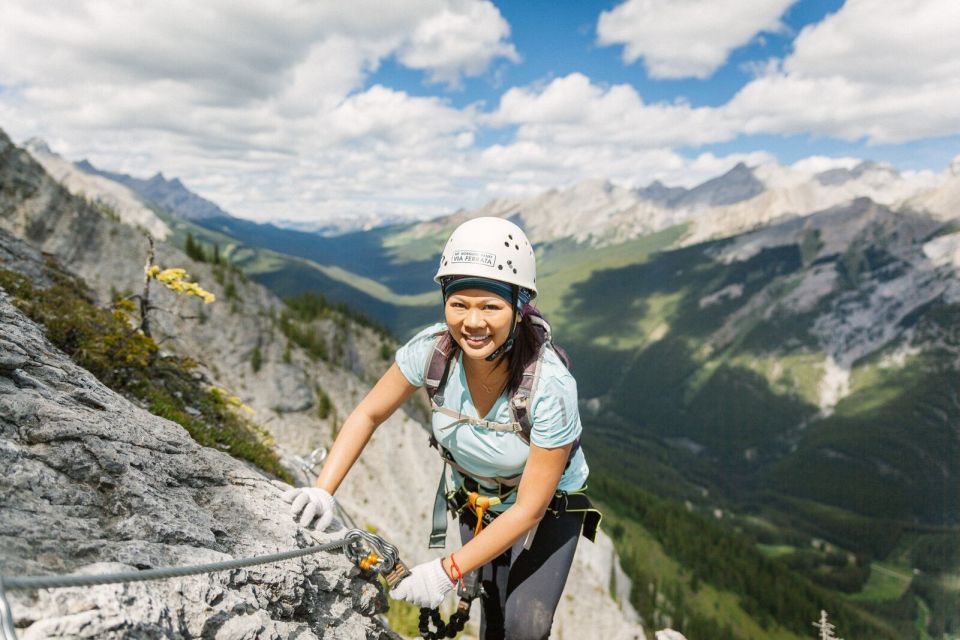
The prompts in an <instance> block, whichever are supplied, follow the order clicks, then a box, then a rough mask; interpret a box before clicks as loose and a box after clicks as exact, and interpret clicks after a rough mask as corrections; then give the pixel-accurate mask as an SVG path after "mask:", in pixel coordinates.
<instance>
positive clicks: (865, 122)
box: [724, 0, 960, 144]
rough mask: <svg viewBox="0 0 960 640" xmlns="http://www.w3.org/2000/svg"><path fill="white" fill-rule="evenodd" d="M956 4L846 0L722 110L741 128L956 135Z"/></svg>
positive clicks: (852, 135) (895, 138)
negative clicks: (782, 58)
mask: <svg viewBox="0 0 960 640" xmlns="http://www.w3.org/2000/svg"><path fill="white" fill-rule="evenodd" d="M957 104H960V3H957V2H956V1H955V0H923V1H921V2H918V1H916V0H882V1H881V0H848V2H847V3H846V4H844V6H843V7H842V8H841V9H840V10H839V11H838V12H837V13H835V14H833V15H830V16H827V18H825V19H824V20H823V21H821V22H819V23H817V24H814V25H811V26H808V27H807V28H805V29H804V30H803V31H802V32H801V33H800V35H799V36H798V37H797V39H796V41H795V43H794V51H793V53H792V54H791V55H790V56H788V57H787V58H786V59H785V60H783V61H782V63H780V64H774V65H771V66H770V67H769V68H768V69H767V71H766V72H765V73H763V74H762V75H761V76H760V77H758V78H757V79H756V80H754V81H752V82H751V83H749V84H748V85H746V86H745V87H744V88H743V89H741V91H740V92H739V93H738V94H737V95H736V96H735V97H734V98H733V100H731V102H730V103H729V104H728V105H727V106H726V107H725V108H724V111H725V112H726V114H727V115H728V116H729V117H730V118H731V119H733V120H736V121H740V122H742V130H743V131H744V132H745V133H781V134H799V133H813V134H815V135H823V136H831V137H835V138H840V139H844V140H859V139H866V140H868V141H869V142H871V143H893V144H895V143H900V142H905V141H909V140H918V139H922V138H926V137H935V136H944V135H951V134H956V133H960V110H958V109H957V108H956V105H957Z"/></svg>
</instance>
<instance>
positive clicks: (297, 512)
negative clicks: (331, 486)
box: [281, 487, 337, 531]
mask: <svg viewBox="0 0 960 640" xmlns="http://www.w3.org/2000/svg"><path fill="white" fill-rule="evenodd" d="M281 498H282V499H283V501H284V502H288V503H290V512H291V513H292V514H293V517H294V519H297V520H299V522H300V526H302V527H309V526H310V523H311V522H313V519H314V518H317V522H316V524H315V525H314V529H316V530H318V531H324V530H326V528H327V527H329V526H330V523H331V522H332V521H333V515H334V511H336V509H337V502H336V500H334V499H333V496H332V495H330V494H329V493H327V492H326V491H324V490H323V489H321V488H320V487H297V488H296V489H290V490H289V491H287V492H285V493H284V494H283V495H282V496H281Z"/></svg>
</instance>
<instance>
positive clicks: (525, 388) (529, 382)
mask: <svg viewBox="0 0 960 640" xmlns="http://www.w3.org/2000/svg"><path fill="white" fill-rule="evenodd" d="M548 344H549V343H548V342H544V343H543V344H542V345H541V346H540V352H539V353H538V354H537V357H536V358H534V359H533V360H532V361H531V362H530V363H529V364H527V367H526V369H524V370H523V377H522V378H521V379H520V386H518V387H517V389H516V391H514V392H513V395H512V396H511V397H510V414H511V416H512V417H513V421H514V422H516V423H518V424H519V425H520V432H519V433H518V434H517V435H518V436H520V438H521V439H522V440H523V441H524V442H525V443H527V444H530V432H531V431H533V421H532V420H531V419H530V405H531V403H532V400H533V397H534V394H536V392H537V384H538V383H539V382H540V366H541V365H542V364H543V354H544V351H545V350H546V349H547V348H548V346H547V345H548Z"/></svg>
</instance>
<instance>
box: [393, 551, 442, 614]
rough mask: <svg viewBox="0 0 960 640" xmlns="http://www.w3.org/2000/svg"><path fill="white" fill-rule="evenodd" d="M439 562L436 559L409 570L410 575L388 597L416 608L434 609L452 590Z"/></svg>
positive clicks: (438, 559)
mask: <svg viewBox="0 0 960 640" xmlns="http://www.w3.org/2000/svg"><path fill="white" fill-rule="evenodd" d="M440 562H441V559H440V558H437V559H436V560H432V561H430V562H424V563H423V564H418V565H417V566H415V567H414V568H413V569H411V570H410V575H409V576H407V577H406V578H404V579H403V580H401V581H400V584H398V585H397V586H396V587H394V588H393V589H392V590H391V591H390V597H391V598H395V599H396V600H406V601H407V602H410V603H412V604H415V605H417V606H418V607H427V608H428V609H436V608H437V607H438V606H440V603H441V602H443V597H444V596H445V595H447V592H449V591H450V590H451V589H453V583H452V582H451V581H450V576H448V575H447V572H446V571H444V570H443V565H442V564H440Z"/></svg>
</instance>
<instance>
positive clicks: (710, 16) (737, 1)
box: [597, 0, 796, 78]
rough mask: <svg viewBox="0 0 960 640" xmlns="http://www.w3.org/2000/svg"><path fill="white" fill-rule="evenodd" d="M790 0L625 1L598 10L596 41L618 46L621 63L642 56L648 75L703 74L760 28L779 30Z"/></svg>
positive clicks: (659, 76)
mask: <svg viewBox="0 0 960 640" xmlns="http://www.w3.org/2000/svg"><path fill="white" fill-rule="evenodd" d="M794 2H796V0H763V1H760V2H743V1H742V0H627V1H626V2H623V3H622V4H620V5H617V6H616V7H614V8H613V9H611V10H610V11H604V12H603V13H601V14H600V19H599V20H598V22H597V39H598V42H599V43H600V44H601V45H618V44H622V45H624V49H623V61H624V62H625V63H627V64H631V63H633V62H636V61H637V60H638V59H640V58H643V61H644V64H645V65H646V68H647V71H648V73H649V74H650V77H652V78H686V77H695V78H706V77H708V76H709V75H711V74H712V73H713V72H714V71H716V70H717V69H718V68H719V67H720V66H722V65H723V63H724V62H726V60H727V57H728V56H729V55H730V52H731V51H733V50H734V49H736V48H737V47H740V46H743V45H745V44H747V43H748V42H750V40H751V39H752V38H753V37H754V36H755V35H757V34H758V33H760V32H763V31H767V32H777V31H782V30H783V29H784V28H785V27H784V25H783V23H782V22H781V21H780V17H781V16H782V15H783V13H784V12H785V11H786V10H787V8H788V7H789V6H790V5H792V4H793V3H794Z"/></svg>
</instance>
